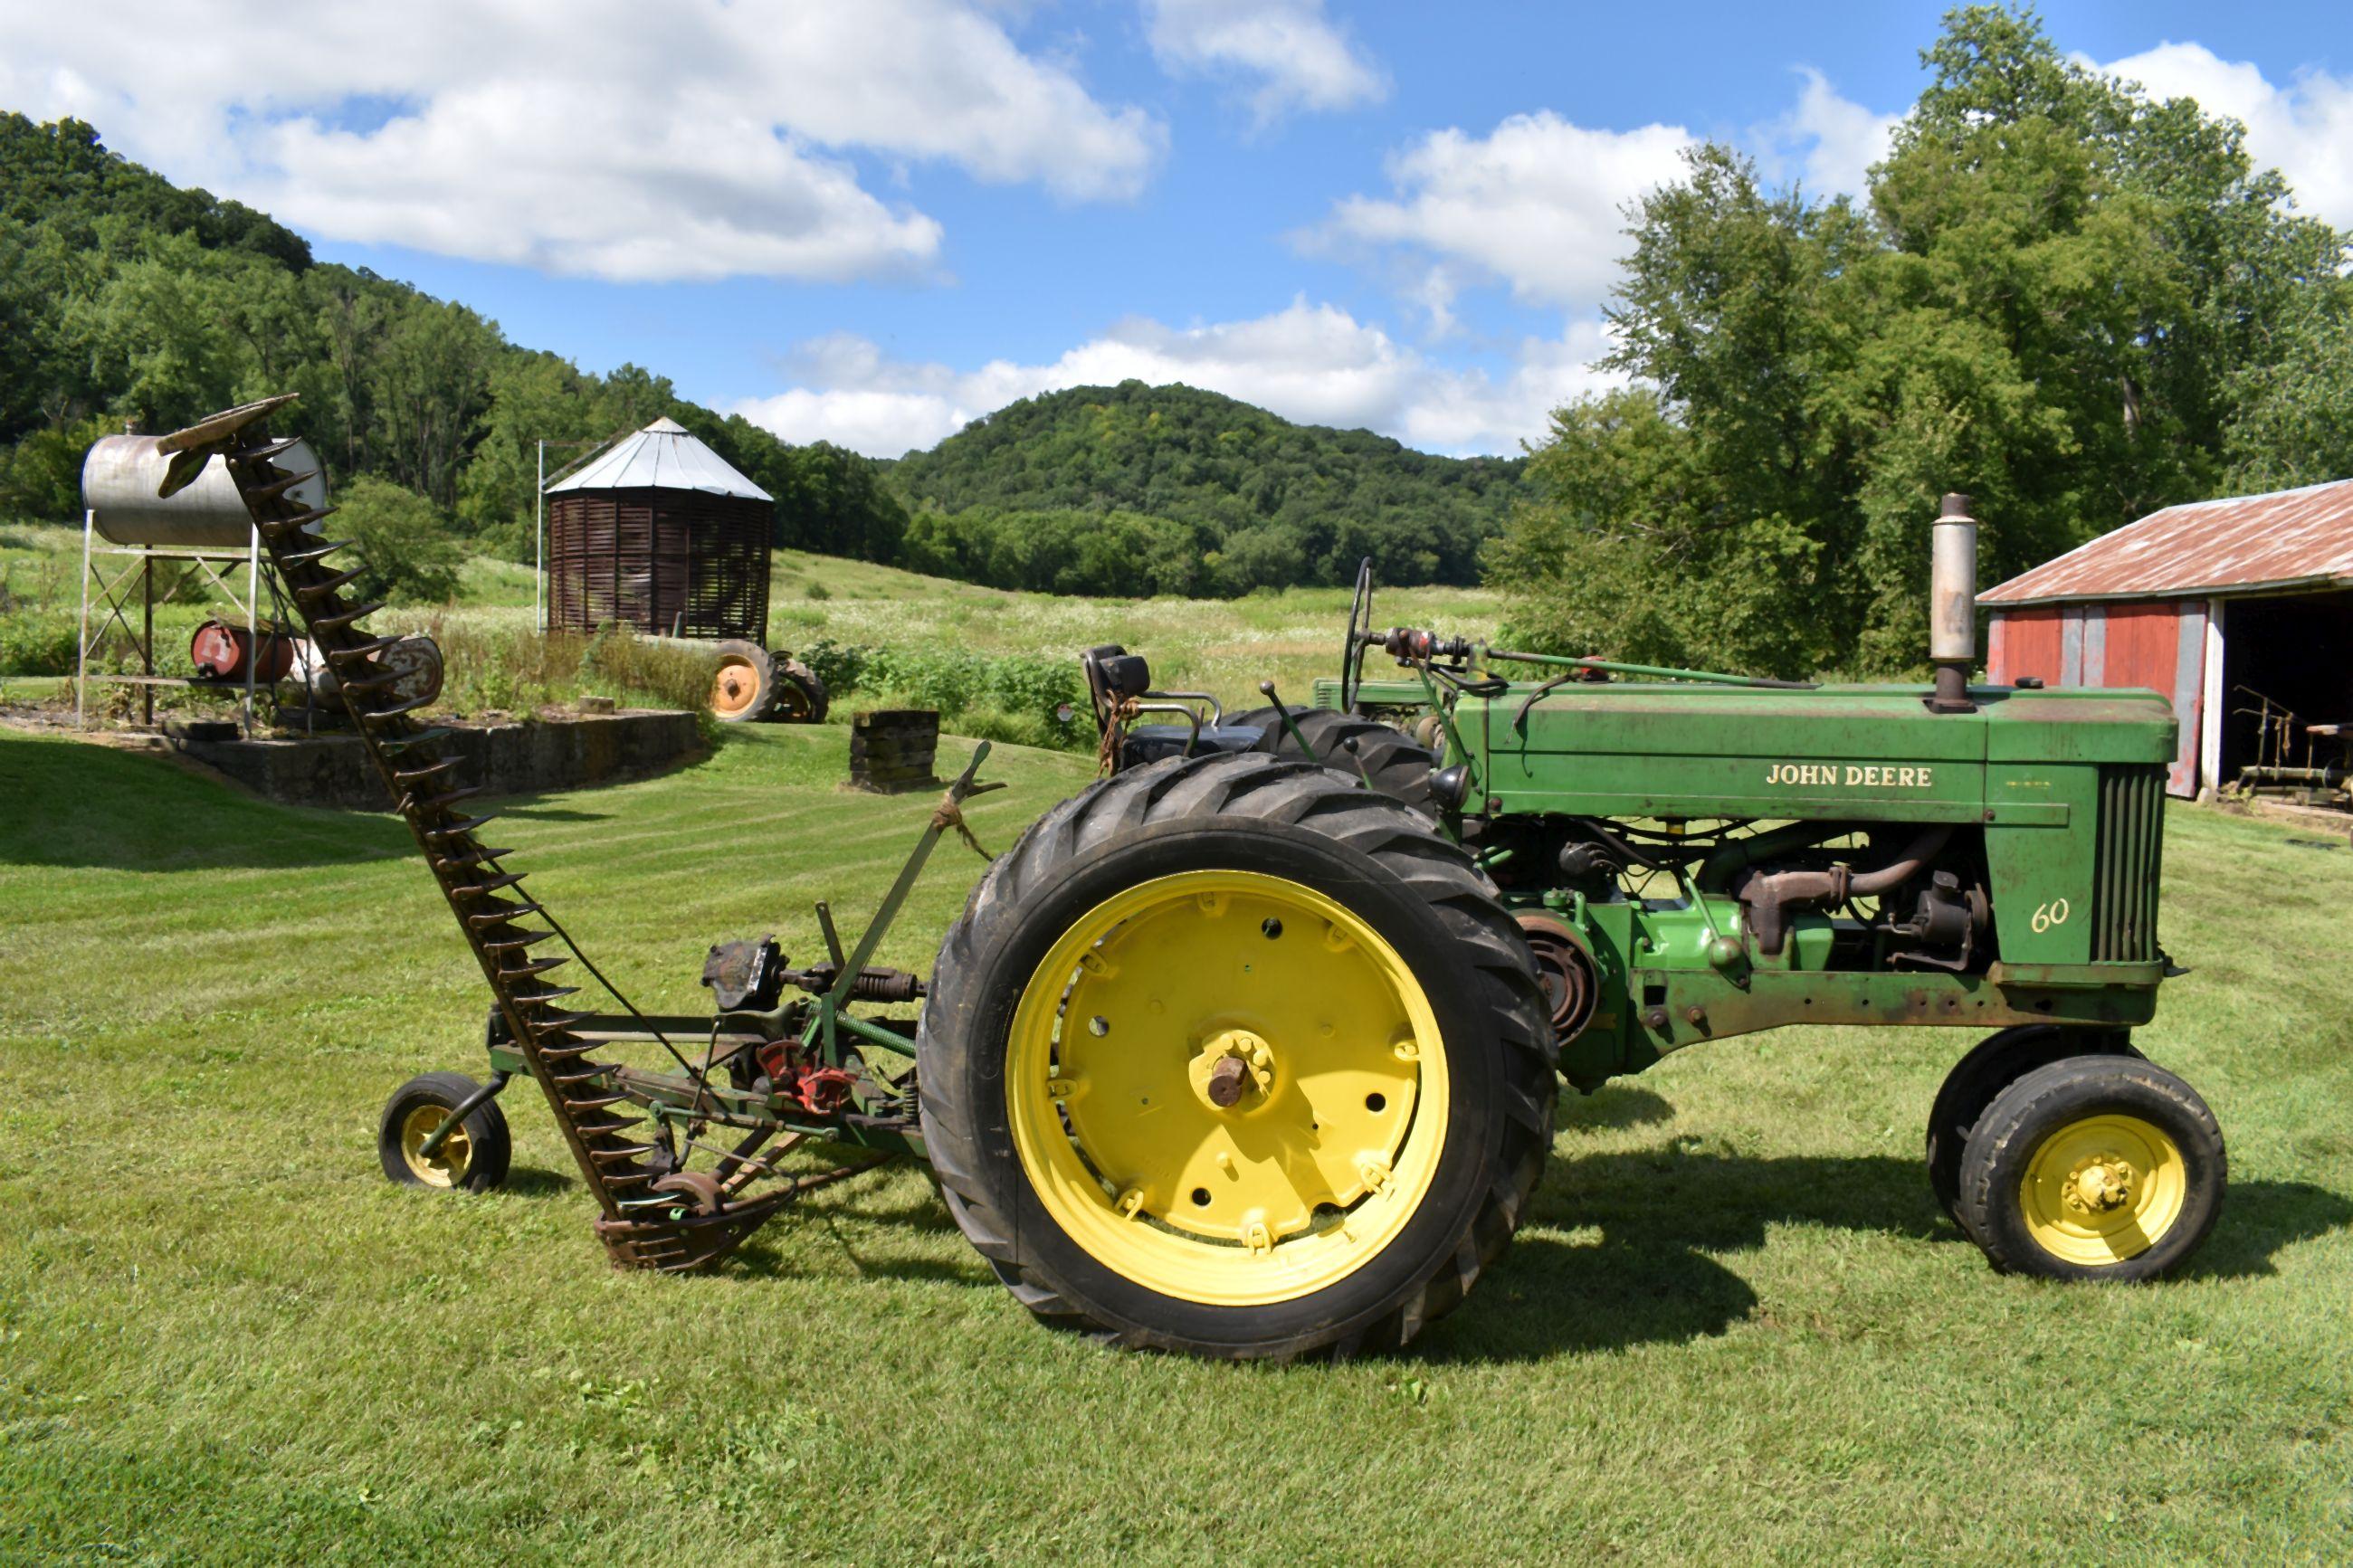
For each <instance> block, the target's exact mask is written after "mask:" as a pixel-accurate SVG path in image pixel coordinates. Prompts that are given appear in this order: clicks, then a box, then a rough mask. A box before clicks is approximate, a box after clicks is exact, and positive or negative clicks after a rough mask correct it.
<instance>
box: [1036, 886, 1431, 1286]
mask: <svg viewBox="0 0 2353 1568" xmlns="http://www.w3.org/2000/svg"><path fill="white" fill-rule="evenodd" d="M1447 1095H1448V1082H1447V1066H1446V1052H1445V1048H1444V1042H1443V1041H1442V1039H1441V1038H1440V1034H1439V1029H1438V1022H1437V1017H1436V1015H1435V1014H1434V1013H1433V1011H1432V1010H1431V1007H1430V999H1429V997H1428V995H1427V994H1425V993H1424V992H1423V990H1422V987H1421V985H1420V984H1419V982H1418V981H1417V980H1416V979H1415V978H1414V975H1413V973H1412V971H1411V970H1410V969H1409V967H1408V966H1407V964H1406V963H1405V961H1404V960H1403V959H1402V958H1400V957H1399V956H1398V952H1397V950H1396V949H1394V948H1393V947H1391V946H1390V945H1389V944H1388V942H1387V941H1385V940H1384V939H1383V938H1382V937H1381V935H1380V934H1379V932H1377V931H1375V930H1374V929H1373V928H1372V926H1371V925H1370V924H1368V923H1367V922H1366V921H1364V920H1363V919H1361V918H1360V917H1358V916H1357V915H1356V913H1355V912H1353V911H1352V910H1348V909H1347V908H1345V906H1343V905H1342V904H1340V903H1339V902H1337V901H1336V900H1333V899H1330V898H1327V897H1326V896H1324V894H1322V893H1320V892H1317V891H1316V890H1314V889H1312V888H1308V887H1305V886H1303V885H1302V884H1300V883H1297V882H1293V881H1290V880H1288V879H1284V878H1281V877H1273V876H1266V875H1261V874H1260V873H1257V872H1246V871H1187V872H1183V873H1179V874H1177V875H1175V876H1169V877H1162V878H1157V879H1154V880H1151V881H1148V882H1144V883H1140V884H1138V885H1137V886H1135V887H1133V888H1130V889H1126V890H1125V891H1124V892H1121V893H1119V894H1118V895H1116V896H1114V897H1113V898H1111V899H1108V900H1104V901H1103V903H1101V904H1098V905H1097V906H1096V907H1095V908H1093V909H1092V910H1089V911H1087V913H1086V914H1085V915H1084V916H1083V917H1082V918H1081V919H1080V920H1079V921H1077V922H1075V923H1074V924H1072V925H1071V928H1070V929H1069V930H1068V931H1064V932H1063V933H1062V936H1061V938H1060V940H1059V941H1058V942H1055V944H1054V946H1053V948H1052V950H1051V951H1050V952H1048V953H1047V955H1046V957H1045V959H1044V960H1043V961H1042V962H1041V963H1039V965H1038V967H1037V969H1036V970H1035V971H1034V972H1033V973H1032V974H1031V976H1030V979H1029V983H1028V984H1027V985H1026V986H1025V987H1024V988H1023V990H1022V994H1021V999H1020V1001H1019V1003H1018V1005H1017V1006H1016V1008H1015V1012H1014V1018H1013V1028H1012V1036H1011V1038H1010V1040H1009V1041H1008V1047H1007V1056H1006V1101H1007V1110H1008V1125H1009V1129H1010V1131H1011V1133H1012V1138H1013V1143H1014V1148H1015V1150H1016V1152H1017V1153H1018V1155H1019V1157H1020V1161H1021V1168H1022V1170H1023V1172H1024V1173H1026V1174H1027V1176H1028V1177H1029V1183H1030V1185H1031V1187H1032V1189H1033V1190H1034V1191H1035V1192H1036V1194H1037V1195H1038V1200H1039V1203H1040V1204H1041V1205H1043V1206H1044V1208H1045V1210H1046V1212H1047V1214H1048V1215H1050V1216H1051V1217H1052V1219H1053V1221H1054V1223H1055V1224H1056V1225H1058V1226H1060V1227H1061V1229H1062V1231H1063V1232H1064V1233H1065V1234H1066V1235H1068V1236H1069V1237H1071V1239H1072V1240H1073V1241H1075V1242H1076V1243H1077V1244H1078V1245H1079V1246H1080V1247H1082V1248H1084V1249H1085V1250H1086V1252H1087V1253H1088V1254H1089V1255H1090V1256H1092V1258H1095V1259H1096V1260H1098V1261H1099V1262H1101V1263H1103V1265H1104V1266H1105V1267H1107V1268H1111V1269H1113V1271H1115V1272H1117V1273H1118V1274H1120V1275H1122V1276H1124V1277H1125V1278H1126V1279H1131V1280H1134V1282H1135V1283H1137V1284H1139V1285H1142V1286H1145V1287H1146V1288H1147V1289H1153V1290H1156V1291H1159V1292H1160V1293H1162V1294H1164V1295H1167V1296H1173V1297H1176V1298H1179V1299H1181V1300H1188V1301H1199V1302H1204V1303H1208V1304H1210V1305H1216V1306H1257V1305H1263V1304H1266V1303H1269V1302H1275V1301H1285V1300H1294V1299H1296V1298H1299V1297H1302V1296H1306V1295H1310V1294H1312V1293H1314V1291H1317V1290H1320V1289H1324V1288H1326V1287H1328V1286H1331V1285H1333V1284H1335V1283H1336V1282H1338V1281H1339V1280H1341V1279H1345V1278H1346V1277H1347V1276H1349V1275H1350V1274H1353V1273H1355V1272H1356V1270H1357V1269H1359V1268H1363V1267H1364V1266H1365V1265H1366V1263H1367V1262H1369V1261H1370V1260H1371V1259H1372V1258H1374V1257H1375V1256H1377V1254H1378V1253H1379V1252H1380V1251H1381V1250H1382V1248H1384V1247H1388V1245H1389V1244H1390V1243H1391V1242H1392V1241H1394V1240H1396V1239H1397V1237H1398V1233H1399V1232H1400V1231H1402V1230H1403V1229H1404V1228H1405V1226H1406V1225H1407V1223H1408V1222H1409V1220H1410V1219H1411V1218H1412V1217H1413V1215H1415V1214H1416V1213H1417V1212H1418V1211H1419V1209H1420V1207H1421V1205H1422V1203H1423V1201H1424V1199H1426V1198H1427V1197H1428V1196H1429V1194H1430V1189H1431V1187H1432V1185H1433V1184H1434V1183H1435V1181H1436V1177H1437V1173H1438V1166H1439V1156H1440V1146H1441V1144H1442V1143H1443V1142H1444V1138H1445V1130H1446V1124H1447Z"/></svg>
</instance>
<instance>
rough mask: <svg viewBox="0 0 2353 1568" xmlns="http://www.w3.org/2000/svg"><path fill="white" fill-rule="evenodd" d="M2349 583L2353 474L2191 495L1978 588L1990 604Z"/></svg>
mask: <svg viewBox="0 0 2353 1568" xmlns="http://www.w3.org/2000/svg"><path fill="white" fill-rule="evenodd" d="M2333 584H2353V479H2337V480H2335V481H2333V482H2331V483H2328V484H2325V485H2307V486H2306V487H2305V488H2304V489H2295V490H2277V491H2274V492H2273V493H2272V494H2270V495H2260V496H2232V497H2230V498H2227V499H2225V500H2201V501H2190V502H2187V503H2185V504H2184V505H2181V506H2169V507H2167V508H2166V509H2165V510H2163V511H2155V512H2151V513H2149V515H2148V516H2147V517H2145V518H2142V519H2141V520H2140V521H2137V522H2132V523H2126V525H2125V526H2124V527H2122V528H2119V529H2117V530H2116V531H2115V532H2113V533H2105V534H2102V535H2101V536H2100V537H2099V538H2097V539H2094V540H2093V541H2092V542H2090V543H2089V544H2085V545H2081V546H2078V547H2077V548H2075V549H2073V550H2071V551H2069V552H2067V553H2066V554H2064V555H2062V556H2060V557H2059V558H2058V559H2057V560H2055V561H2046V562H2044V563H2042V565H2040V566H2037V567H2036V568H2035V569H2034V570H2033V571H2031V572H2028V573H2024V574H2021V575H2019V576H2016V577H2012V578H2011V579H2010V581H2009V582H2007V583H2004V584H2001V585H2000V587H1998V588H1992V589H1989V590H1988V591H1987V592H1985V593H1983V594H1980V595H1978V603H1979V604H1980V605H2061V604H2069V603H2076V602H2083V601H2089V600H2094V599H2131V598H2158V597H2164V596H2167V595H2180V594H2226V595H2240V594H2249V593H2278V592H2284V591H2289V590H2294V589H2299V588H2322V587H2327V586H2330V585H2333Z"/></svg>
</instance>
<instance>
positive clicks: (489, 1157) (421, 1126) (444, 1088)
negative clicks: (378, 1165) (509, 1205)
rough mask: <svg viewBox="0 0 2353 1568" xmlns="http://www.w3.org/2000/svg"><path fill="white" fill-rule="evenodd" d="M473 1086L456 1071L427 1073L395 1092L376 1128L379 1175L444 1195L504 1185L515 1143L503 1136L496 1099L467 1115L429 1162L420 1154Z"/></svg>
mask: <svg viewBox="0 0 2353 1568" xmlns="http://www.w3.org/2000/svg"><path fill="white" fill-rule="evenodd" d="M478 1087H479V1086H478V1085H477V1084H476V1083H475V1082H474V1080H473V1079H470V1078H468V1077H467V1076H466V1075H465V1074H464V1073H461V1072H428V1073H424V1074H421V1075H419V1076H418V1077H416V1078H413V1079H409V1080H408V1081H407V1082H406V1083H404V1084H402V1085H401V1086H400V1087H399V1089H396V1090H394V1091H393V1096H392V1098H391V1099H390V1100H386V1101H385V1106H384V1117H383V1120H381V1121H378V1122H377V1123H376V1133H375V1147H376V1154H377V1157H378V1158H379V1159H381V1160H382V1161H383V1162H384V1173H385V1175H387V1176H389V1177H391V1178H392V1179H393V1180H394V1181H396V1182H398V1183H400V1184H402V1185H403V1186H410V1187H435V1188H439V1189H441V1190H443V1191H445V1192H446V1191H449V1190H453V1189H455V1188H459V1187H463V1188H465V1189H466V1191H468V1192H470V1193H487V1192H489V1191H490V1190H491V1188H493V1187H495V1186H497V1185H498V1184H500V1183H501V1182H503V1181H505V1180H506V1179H507V1162H508V1160H509V1159H510V1158H512V1155H513V1153H514V1142H513V1140H512V1138H510V1137H509V1136H508V1134H507V1119H506V1113H505V1112H504V1111H502V1110H500V1109H499V1102H498V1101H497V1100H484V1101H483V1102H482V1103H481V1104H480V1105H478V1106H476V1107H475V1108H474V1109H473V1110H470V1111H468V1112H467V1113H466V1120H465V1121H461V1122H459V1124H458V1127H457V1130H456V1131H453V1132H451V1133H450V1134H449V1136H448V1137H447V1138H445V1139H443V1140H442V1141H441V1143H440V1146H439V1147H438V1148H437V1149H435V1150H434V1151H433V1153H432V1154H431V1156H430V1157H427V1155H426V1154H425V1153H424V1152H423V1146H424V1143H425V1141H426V1140H427V1138H429V1137H431V1136H432V1135H433V1133H434V1132H435V1131H437V1130H438V1129H439V1128H440V1126H441V1125H442V1123H444V1122H446V1121H448V1120H449V1113H450V1112H451V1111H452V1110H457V1109H458V1107H459V1106H460V1105H462V1104H464V1103H465V1101H466V1100H467V1098H468V1097H469V1096H470V1095H471V1094H472V1093H473V1092H474V1090H475V1089H477V1088H478Z"/></svg>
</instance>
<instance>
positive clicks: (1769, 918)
mask: <svg viewBox="0 0 2353 1568" xmlns="http://www.w3.org/2000/svg"><path fill="white" fill-rule="evenodd" d="M1952 837H1953V828H1952V825H1951V824H1950V823H1946V824H1943V825H1941V826H1936V827H1931V828H1928V829H1926V830H1925V831H1923V832H1922V833H1921V834H1920V835H1919V836H1918V837H1915V838H1914V839H1913V840H1912V842H1911V843H1910V844H1908V845H1906V846H1905V849H1904V853H1903V854H1902V855H1900V856H1898V857H1897V858H1895V859H1894V860H1891V861H1889V862H1888V863H1887V864H1886V865H1884V866H1882V867H1880V868H1878V869H1877V870H1875V871H1862V872H1856V871H1852V870H1849V869H1848V868H1846V867H1844V866H1832V867H1830V868H1827V869H1825V870H1820V871H1751V872H1748V873H1746V875H1744V876H1742V877H1741V878H1740V879H1738V880H1737V881H1736V882H1735V883H1734V884H1733V893H1732V896H1733V897H1734V898H1736V899H1738V900H1740V903H1741V907H1742V908H1743V909H1745V910H1746V911H1747V913H1748V928H1749V930H1750V931H1751V932H1753V933H1754V934H1755V936H1756V938H1757V950H1758V951H1759V952H1763V953H1765V954H1767V956H1768V957H1769V956H1771V955H1774V954H1778V952H1780V951H1781V943H1782V941H1783V939H1784V938H1785V937H1786V936H1787V935H1788V929H1789V920H1788V917H1789V911H1790V910H1802V909H1819V908H1820V907H1821V906H1822V905H1824V904H1842V903H1844V902H1845V901H1846V900H1849V899H1871V898H1877V897H1878V896H1879V895H1881V894H1882V893H1886V892H1891V891H1893V890H1894V889H1897V888H1900V887H1902V886H1903V885H1904V884H1905V882H1908V881H1910V880H1911V879H1913V878H1915V877H1916V876H1918V875H1919V874H1920V871H1921V868H1923V867H1925V866H1926V865H1927V864H1928V862H1929V861H1931V860H1933V859H1935V858H1936V857H1937V856H1938V855H1939V854H1941V853H1943V851H1944V847H1945V846H1946V844H1947V842H1949V841H1950V840H1951V838H1952Z"/></svg>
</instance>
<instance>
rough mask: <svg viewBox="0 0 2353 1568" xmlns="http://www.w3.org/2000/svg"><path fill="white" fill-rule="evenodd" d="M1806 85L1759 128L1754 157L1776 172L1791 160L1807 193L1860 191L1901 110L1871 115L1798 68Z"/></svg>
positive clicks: (1813, 73)
mask: <svg viewBox="0 0 2353 1568" xmlns="http://www.w3.org/2000/svg"><path fill="white" fill-rule="evenodd" d="M1798 74H1799V75H1800V76H1802V77H1803V78H1805V83H1806V85H1805V86H1804V87H1803V88H1802V89H1799V93H1798V102H1797V107H1796V108H1794V109H1792V110H1789V112H1788V113H1787V114H1785V115H1783V116H1782V117H1781V118H1780V119H1779V120H1778V121H1775V122H1774V123H1773V124H1772V125H1770V126H1767V128H1766V129H1765V131H1764V132H1762V135H1761V140H1762V141H1763V142H1765V146H1764V147H1763V149H1762V150H1761V152H1760V158H1761V160H1762V161H1763V162H1764V163H1766V165H1767V168H1769V169H1772V170H1774V171H1776V172H1782V171H1786V170H1787V169H1788V167H1789V165H1791V164H1793V163H1794V164H1795V166H1796V172H1797V173H1798V174H1799V178H1800V179H1801V180H1802V181H1803V182H1804V184H1805V188H1806V190H1807V192H1808V193H1809V194H1810V195H1816V196H1832V195H1850V196H1858V197H1859V196H1862V195H1863V194H1864V191H1865V187H1866V186H1867V185H1868V184H1869V183H1870V181H1869V178H1868V176H1869V174H1870V172H1871V166H1872V165H1873V163H1878V162H1879V161H1880V160H1881V159H1883V158H1884V157H1886V156H1887V143H1888V140H1889V138H1891V137H1892V136H1894V134H1895V128H1896V127H1897V126H1898V125H1901V124H1903V123H1904V116H1902V115H1901V114H1874V113H1873V112H1872V111H1871V110H1868V109H1865V108H1864V107H1863V106H1862V105H1861V104H1859V103H1857V102H1855V101H1854V100H1852V99H1847V98H1841V96H1840V95H1839V92H1838V89H1836V88H1834V87H1832V86H1831V84H1830V80H1829V79H1828V78H1826V77H1824V76H1823V75H1822V73H1821V72H1820V71H1818V70H1816V69H1814V68H1812V67H1811V66H1801V67H1799V72H1798Z"/></svg>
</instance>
